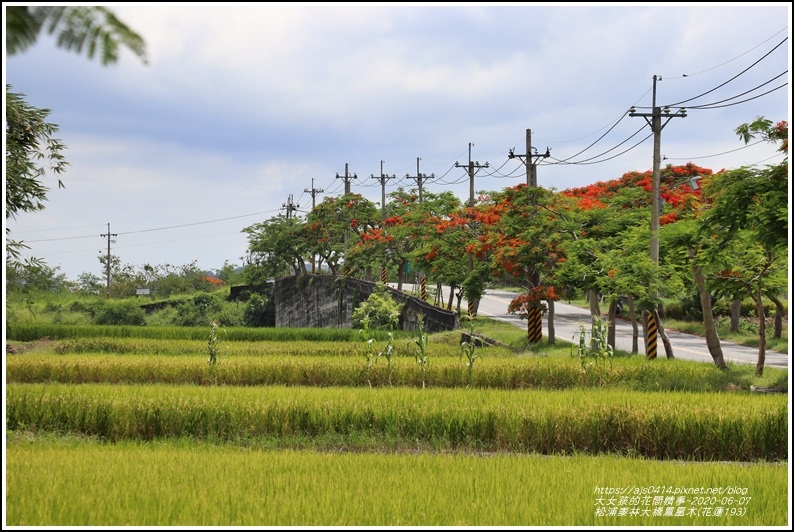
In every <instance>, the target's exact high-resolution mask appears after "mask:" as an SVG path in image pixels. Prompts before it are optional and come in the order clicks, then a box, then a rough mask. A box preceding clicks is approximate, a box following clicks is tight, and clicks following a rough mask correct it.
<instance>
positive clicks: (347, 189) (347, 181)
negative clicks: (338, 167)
mask: <svg viewBox="0 0 794 532" xmlns="http://www.w3.org/2000/svg"><path fill="white" fill-rule="evenodd" d="M336 178H337V179H344V180H345V194H350V180H351V179H358V176H357V175H356V174H353V175H350V174H349V173H348V171H347V163H345V175H344V176H340V175H339V172H337V173H336Z"/></svg>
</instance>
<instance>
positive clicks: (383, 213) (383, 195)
mask: <svg viewBox="0 0 794 532" xmlns="http://www.w3.org/2000/svg"><path fill="white" fill-rule="evenodd" d="M384 162H385V161H381V162H380V177H376V176H374V175H372V174H370V176H369V177H371V178H373V179H378V180H379V181H380V218H381V221H382V220H385V219H386V181H387V180H389V179H394V178H395V177H396V176H394V175H386V174H384V173H383V163H384Z"/></svg>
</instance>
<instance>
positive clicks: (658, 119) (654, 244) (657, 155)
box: [629, 75, 686, 264]
mask: <svg viewBox="0 0 794 532" xmlns="http://www.w3.org/2000/svg"><path fill="white" fill-rule="evenodd" d="M657 79H658V80H659V81H662V77H661V76H658V78H657V76H656V75H654V76H653V107H652V112H650V113H638V112H637V110H636V109H635V108H634V106H632V107H631V109H629V116H641V117H643V118H644V119H645V121H646V122H647V123H648V125H649V126H650V127H651V131H652V132H653V182H652V189H651V194H652V195H653V197H652V198H651V202H652V203H651V208H652V212H651V260H652V261H653V262H655V263H657V264H658V263H659V214H660V212H659V211H660V206H661V205H660V204H661V201H660V200H661V199H662V198H661V195H660V188H661V184H660V165H661V147H662V129H664V126H666V125H667V123H668V122H669V121H670V120H671V119H673V118H676V117H678V118H686V109H684V108H683V107H682V108H681V109H679V110H678V111H676V112H675V113H673V114H670V108H669V107H665V108H664V110H662V109H661V108H660V107H657V106H656V81H657ZM662 113H664V116H665V118H667V120H665V122H664V124H663V123H662ZM649 117H650V118H651V119H650V120H648V118H649Z"/></svg>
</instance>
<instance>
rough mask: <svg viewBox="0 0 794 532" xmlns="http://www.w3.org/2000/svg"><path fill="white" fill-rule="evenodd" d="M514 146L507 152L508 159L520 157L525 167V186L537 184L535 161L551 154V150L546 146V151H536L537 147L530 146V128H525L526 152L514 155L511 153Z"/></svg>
mask: <svg viewBox="0 0 794 532" xmlns="http://www.w3.org/2000/svg"><path fill="white" fill-rule="evenodd" d="M514 150H515V148H512V149H511V150H510V151H509V152H508V154H507V158H508V159H515V158H518V159H521V160H522V161H523V162H524V164H525V165H526V167H527V186H528V187H536V186H538V166H537V163H538V161H539V160H540V159H545V158H546V157H549V156H550V155H551V150H550V149H549V148H548V147H546V153H543V154H540V153H538V150H537V148H533V147H532V130H531V129H527V153H526V154H524V155H516V154H515V153H513V151H514Z"/></svg>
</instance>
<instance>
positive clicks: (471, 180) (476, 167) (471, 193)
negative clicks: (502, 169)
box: [455, 142, 489, 207]
mask: <svg viewBox="0 0 794 532" xmlns="http://www.w3.org/2000/svg"><path fill="white" fill-rule="evenodd" d="M472 146H474V144H473V143H471V142H469V164H468V166H467V167H468V169H469V207H474V174H475V172H476V171H477V170H479V169H480V168H489V165H488V163H487V162H486V163H485V164H483V165H481V164H480V161H475V162H472V160H471V147H472ZM455 168H463V165H462V164H460V163H458V162H457V161H455Z"/></svg>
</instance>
